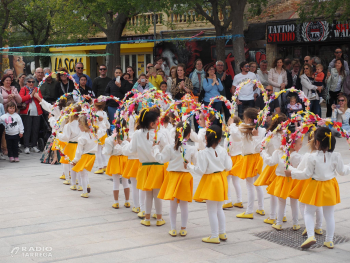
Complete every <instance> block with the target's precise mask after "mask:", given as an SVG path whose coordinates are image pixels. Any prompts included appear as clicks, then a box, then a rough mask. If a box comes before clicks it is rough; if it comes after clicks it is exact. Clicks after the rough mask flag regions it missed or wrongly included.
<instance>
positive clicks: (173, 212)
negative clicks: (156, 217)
mask: <svg viewBox="0 0 350 263" xmlns="http://www.w3.org/2000/svg"><path fill="white" fill-rule="evenodd" d="M179 204H180V210H181V227H182V228H186V227H187V220H188V202H186V201H182V200H180V203H179ZM179 204H178V203H177V199H176V198H175V199H174V200H170V213H169V216H170V227H171V230H174V229H176V216H177V207H178V205H179Z"/></svg>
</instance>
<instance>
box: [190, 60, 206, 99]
mask: <svg viewBox="0 0 350 263" xmlns="http://www.w3.org/2000/svg"><path fill="white" fill-rule="evenodd" d="M194 64H195V67H196V68H195V70H194V71H193V72H192V73H191V74H190V80H191V81H192V84H193V95H195V96H199V95H200V93H201V91H202V89H203V80H204V79H205V75H206V74H205V71H204V69H203V62H202V60H201V59H200V58H199V59H197V60H196V61H195V62H194ZM201 99H203V98H201Z"/></svg>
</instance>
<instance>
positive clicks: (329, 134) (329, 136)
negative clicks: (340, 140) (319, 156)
mask: <svg viewBox="0 0 350 263" xmlns="http://www.w3.org/2000/svg"><path fill="white" fill-rule="evenodd" d="M325 135H326V137H324V138H323V139H322V141H323V140H324V139H326V138H327V137H328V138H329V149H331V148H332V132H330V133H328V132H326V133H325Z"/></svg>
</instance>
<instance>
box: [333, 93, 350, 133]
mask: <svg viewBox="0 0 350 263" xmlns="http://www.w3.org/2000/svg"><path fill="white" fill-rule="evenodd" d="M332 120H333V121H337V122H341V123H342V127H343V129H344V130H346V131H348V132H350V125H349V120H350V109H349V108H348V100H347V98H346V96H345V95H339V97H338V104H337V105H335V104H333V105H332ZM335 135H336V136H337V137H340V136H339V135H340V134H339V133H335Z"/></svg>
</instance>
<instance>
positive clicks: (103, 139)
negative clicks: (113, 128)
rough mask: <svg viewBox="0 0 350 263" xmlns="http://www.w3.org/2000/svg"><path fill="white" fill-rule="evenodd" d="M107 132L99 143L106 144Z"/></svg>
mask: <svg viewBox="0 0 350 263" xmlns="http://www.w3.org/2000/svg"><path fill="white" fill-rule="evenodd" d="M107 137H108V136H107V133H106V134H105V135H103V136H102V137H101V138H100V142H99V143H98V144H99V145H104V144H105V140H106V139H107Z"/></svg>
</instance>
